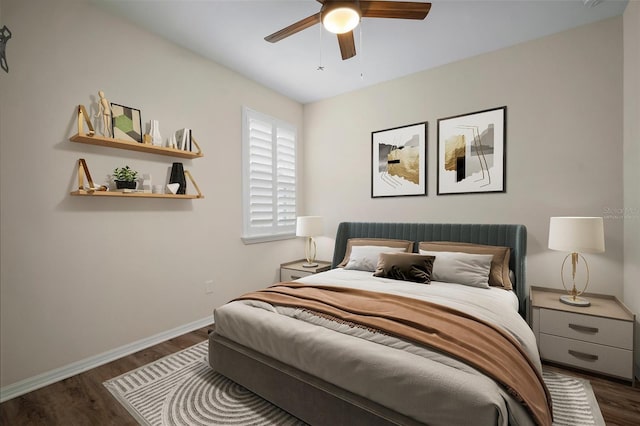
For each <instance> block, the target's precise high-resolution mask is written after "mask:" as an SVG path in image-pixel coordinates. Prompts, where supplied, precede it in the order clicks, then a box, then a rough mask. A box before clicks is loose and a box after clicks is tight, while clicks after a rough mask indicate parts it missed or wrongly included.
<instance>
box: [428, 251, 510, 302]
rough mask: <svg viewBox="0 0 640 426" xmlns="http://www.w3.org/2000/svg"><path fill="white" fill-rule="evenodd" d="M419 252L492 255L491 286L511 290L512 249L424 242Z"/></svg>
mask: <svg viewBox="0 0 640 426" xmlns="http://www.w3.org/2000/svg"><path fill="white" fill-rule="evenodd" d="M418 249H419V250H428V251H455V252H461V253H472V254H491V255H493V260H492V261H491V271H490V272H489V285H490V286H493V287H503V288H505V289H507V290H511V289H512V287H513V282H515V280H514V279H512V278H511V276H510V275H509V258H510V257H511V248H509V247H503V246H490V245H485V244H474V243H461V242H456V241H422V242H420V244H419V246H418Z"/></svg>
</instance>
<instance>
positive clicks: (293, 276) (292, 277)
mask: <svg viewBox="0 0 640 426" xmlns="http://www.w3.org/2000/svg"><path fill="white" fill-rule="evenodd" d="M300 278H302V277H299V276H297V275H291V279H292V280H298V279H300Z"/></svg>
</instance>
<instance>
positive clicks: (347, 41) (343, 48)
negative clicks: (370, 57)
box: [336, 31, 356, 61]
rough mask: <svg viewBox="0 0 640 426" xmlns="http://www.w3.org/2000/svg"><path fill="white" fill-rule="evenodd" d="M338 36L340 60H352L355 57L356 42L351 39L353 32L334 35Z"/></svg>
mask: <svg viewBox="0 0 640 426" xmlns="http://www.w3.org/2000/svg"><path fill="white" fill-rule="evenodd" d="M336 35H337V36H338V44H340V53H341V54H342V60H343V61H344V60H345V59H349V58H353V57H354V56H356V42H355V40H354V38H353V31H349V32H348V33H344V34H336Z"/></svg>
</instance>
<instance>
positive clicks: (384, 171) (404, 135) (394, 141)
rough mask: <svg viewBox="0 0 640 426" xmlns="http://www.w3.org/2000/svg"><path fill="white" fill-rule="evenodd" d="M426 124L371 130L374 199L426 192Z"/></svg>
mask: <svg viewBox="0 0 640 426" xmlns="http://www.w3.org/2000/svg"><path fill="white" fill-rule="evenodd" d="M427 126H428V123H427V122H426V121H425V122H422V123H416V124H410V125H407V126H402V127H394V128H392V129H386V130H378V131H375V132H371V198H377V197H399V196H408V195H427Z"/></svg>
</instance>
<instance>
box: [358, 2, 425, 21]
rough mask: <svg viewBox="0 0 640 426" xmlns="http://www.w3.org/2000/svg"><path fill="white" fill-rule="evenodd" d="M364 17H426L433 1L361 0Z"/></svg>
mask: <svg viewBox="0 0 640 426" xmlns="http://www.w3.org/2000/svg"><path fill="white" fill-rule="evenodd" d="M360 10H361V11H362V17H363V18H398V19H424V18H426V17H427V14H428V13H429V10H431V3H419V2H412V1H364V0H363V1H361V2H360Z"/></svg>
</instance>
